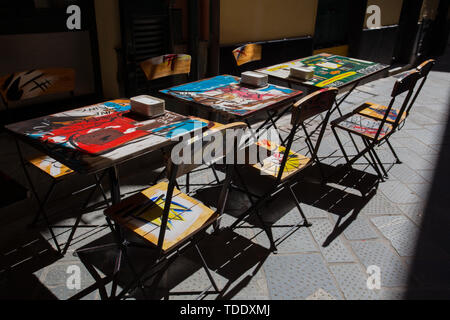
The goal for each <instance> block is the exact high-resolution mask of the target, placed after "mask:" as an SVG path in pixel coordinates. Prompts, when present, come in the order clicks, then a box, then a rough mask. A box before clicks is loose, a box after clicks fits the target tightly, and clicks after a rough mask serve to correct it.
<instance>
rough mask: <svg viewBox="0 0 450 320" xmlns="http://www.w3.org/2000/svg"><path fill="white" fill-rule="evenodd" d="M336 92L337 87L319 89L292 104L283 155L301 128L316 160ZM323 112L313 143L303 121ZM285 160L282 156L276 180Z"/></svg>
mask: <svg viewBox="0 0 450 320" xmlns="http://www.w3.org/2000/svg"><path fill="white" fill-rule="evenodd" d="M337 93H338V89H336V88H326V89H321V90H318V91H316V92H313V93H311V94H309V95H307V96H306V97H304V98H302V99H300V100H299V101H297V102H296V103H295V104H294V106H293V109H292V117H291V124H292V129H291V132H290V133H289V136H288V138H287V140H286V141H287V145H286V149H285V151H284V154H285V155H289V153H290V151H291V148H292V143H293V142H294V139H295V137H296V134H297V132H298V130H299V129H300V128H301V129H302V130H303V132H304V136H305V141H306V145H307V147H308V150H309V154H311V157H312V158H313V159H314V161H318V156H317V153H318V151H319V148H320V144H321V142H322V139H323V136H324V134H325V129H326V126H327V125H328V121H329V120H330V115H331V108H332V106H333V104H334V101H335V98H336V95H337ZM323 112H327V114H326V116H325V118H324V119H321V122H320V124H319V125H318V126H317V127H316V128H315V129H314V132H315V131H316V130H319V129H320V131H319V135H318V137H317V139H316V141H315V143H314V142H313V141H312V139H311V134H310V132H308V129H307V128H306V125H305V121H306V120H308V119H310V118H312V117H314V116H317V115H319V114H321V113H323ZM287 161H288V157H287V156H284V157H283V160H282V162H281V165H280V169H279V172H278V177H277V181H278V182H279V181H281V178H282V176H283V172H284V168H285V166H286V164H287Z"/></svg>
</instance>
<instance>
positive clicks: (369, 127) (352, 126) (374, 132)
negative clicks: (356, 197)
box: [331, 70, 420, 181]
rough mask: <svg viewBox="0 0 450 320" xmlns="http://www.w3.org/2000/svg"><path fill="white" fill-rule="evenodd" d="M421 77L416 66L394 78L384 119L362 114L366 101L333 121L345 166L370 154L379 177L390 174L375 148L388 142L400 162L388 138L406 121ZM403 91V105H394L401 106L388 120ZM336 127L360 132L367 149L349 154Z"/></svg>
mask: <svg viewBox="0 0 450 320" xmlns="http://www.w3.org/2000/svg"><path fill="white" fill-rule="evenodd" d="M419 78H420V72H419V71H417V70H412V71H410V72H408V73H407V74H405V75H404V76H403V77H401V78H400V79H398V80H397V81H396V82H395V84H394V88H393V90H392V93H391V101H390V103H389V106H388V107H386V109H385V111H384V115H383V118H382V119H374V118H373V117H369V116H367V115H364V114H361V111H362V110H364V109H366V108H368V106H369V105H367V104H363V105H361V106H360V107H358V108H356V109H355V110H353V111H352V112H350V113H348V114H346V115H344V116H342V117H340V118H338V119H336V120H333V121H332V122H331V129H332V131H333V133H334V136H335V137H336V141H337V142H338V144H339V147H340V149H341V151H342V153H343V155H344V157H345V160H346V162H347V164H346V166H351V165H352V164H354V163H355V162H356V161H357V160H358V159H359V158H361V157H362V156H365V155H366V154H368V155H369V157H370V159H371V160H372V161H371V162H372V164H373V167H374V168H375V170H376V172H377V174H378V176H379V178H380V180H382V181H383V180H384V178H385V177H387V170H386V169H385V168H384V165H383V163H382V162H381V161H380V158H379V157H378V155H377V153H376V151H375V147H377V146H379V145H380V144H381V143H386V144H387V145H388V146H389V148H390V149H391V151H392V153H393V154H394V155H395V157H396V159H397V161H398V162H399V159H398V157H397V155H396V154H395V151H394V149H393V147H392V145H391V143H390V142H389V138H390V137H391V135H392V134H393V133H394V132H395V131H396V129H397V128H398V126H399V124H400V123H401V122H402V121H404V119H405V117H404V114H405V112H406V110H407V108H408V106H409V104H408V103H409V102H410V100H411V97H412V95H413V92H414V88H415V86H416V83H417V81H418V80H419ZM403 93H406V96H405V98H404V99H403V103H402V104H401V105H400V107H399V108H396V109H395V110H398V111H396V117H395V120H394V121H392V120H389V117H390V115H391V114H392V110H394V104H395V101H396V99H397V97H398V96H400V95H401V94H403ZM337 128H339V129H340V130H343V131H346V132H348V133H349V134H351V135H354V136H359V137H360V138H361V139H362V142H363V144H364V149H363V150H361V151H359V150H357V152H358V154H357V155H355V156H354V157H353V158H352V159H350V158H349V156H348V155H347V152H346V151H345V149H344V145H343V144H342V142H341V140H340V138H339V135H338V134H337V131H336V129H337Z"/></svg>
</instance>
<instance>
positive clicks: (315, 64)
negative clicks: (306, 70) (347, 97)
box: [257, 53, 388, 88]
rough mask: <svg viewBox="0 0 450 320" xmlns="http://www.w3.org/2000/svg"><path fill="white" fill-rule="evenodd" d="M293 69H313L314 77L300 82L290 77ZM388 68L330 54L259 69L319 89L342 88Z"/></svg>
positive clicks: (273, 75)
mask: <svg viewBox="0 0 450 320" xmlns="http://www.w3.org/2000/svg"><path fill="white" fill-rule="evenodd" d="M291 67H311V68H313V69H314V77H313V78H312V79H310V80H307V81H305V80H299V79H296V78H293V77H290V76H289V73H290V68H291ZM387 68H388V66H387V65H384V64H380V63H377V62H371V61H364V60H359V59H353V58H348V57H342V56H338V55H332V54H328V53H321V54H318V55H315V56H311V57H307V58H302V59H297V60H293V61H289V62H286V63H282V64H278V65H274V66H270V67H267V68H263V69H259V70H257V71H258V72H262V73H265V74H267V75H269V76H272V77H274V78H278V79H282V80H285V81H292V82H297V83H301V84H303V85H307V86H314V87H318V88H329V87H335V88H340V87H343V86H346V85H349V84H351V83H354V82H356V81H359V80H361V79H363V78H366V77H368V76H371V75H373V74H375V73H378V72H381V71H383V70H385V69H387Z"/></svg>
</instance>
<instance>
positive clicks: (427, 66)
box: [405, 59, 436, 116]
mask: <svg viewBox="0 0 450 320" xmlns="http://www.w3.org/2000/svg"><path fill="white" fill-rule="evenodd" d="M435 64H436V60H434V59H429V60H427V61H425V62H423V63H421V64H420V65H419V66H418V67H417V71H419V73H420V78H421V79H422V81H421V82H420V85H419V87H418V88H417V90H416V93H415V94H414V98H413V99H412V100H411V103H410V104H409V106H408V108H407V109H406V111H405V112H406V116H408V115H409V112H410V111H411V108H412V106H413V105H414V103H415V102H416V99H417V97H418V96H419V94H420V92H421V91H422V88H423V86H424V85H425V82H426V81H427V79H428V74H429V73H430V71H431V69H433V67H434V65H435Z"/></svg>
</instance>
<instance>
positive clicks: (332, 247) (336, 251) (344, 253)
mask: <svg viewBox="0 0 450 320" xmlns="http://www.w3.org/2000/svg"><path fill="white" fill-rule="evenodd" d="M310 222H311V223H312V226H311V227H310V230H311V232H312V234H313V236H314V239H315V240H316V241H317V243H318V245H319V248H320V251H322V254H323V255H324V257H325V259H326V260H327V262H353V261H354V260H355V258H354V257H353V255H352V254H351V253H350V250H349V249H348V248H347V247H346V246H345V245H344V243H343V241H342V239H341V238H339V237H338V238H335V239H334V240H333V241H332V242H331V243H330V244H328V245H327V246H326V247H324V243H325V241H327V238H328V236H329V235H330V234H331V232H332V231H333V226H332V225H331V223H330V222H329V221H328V220H325V219H316V220H312V221H310Z"/></svg>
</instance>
